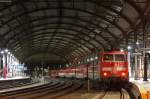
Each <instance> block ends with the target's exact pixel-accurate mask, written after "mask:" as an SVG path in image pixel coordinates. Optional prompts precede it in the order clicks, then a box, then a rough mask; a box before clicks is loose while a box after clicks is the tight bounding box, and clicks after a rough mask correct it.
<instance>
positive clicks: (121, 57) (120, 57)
mask: <svg viewBox="0 0 150 99" xmlns="http://www.w3.org/2000/svg"><path fill="white" fill-rule="evenodd" d="M115 61H125V55H124V54H115Z"/></svg>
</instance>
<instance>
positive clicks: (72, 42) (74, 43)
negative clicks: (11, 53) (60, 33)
mask: <svg viewBox="0 0 150 99" xmlns="http://www.w3.org/2000/svg"><path fill="white" fill-rule="evenodd" d="M39 38H40V37H39ZM53 38H54V37H53ZM29 39H31V38H29ZM29 39H28V40H29ZM40 39H41V38H40ZM54 39H58V40H60V41H62V40H63V41H66V42H68V40H69V43H71V44H72V45H76V46H77V47H80V48H81V46H79V45H78V42H76V41H75V40H72V39H70V38H68V40H65V39H60V38H54ZM11 46H12V45H11ZM85 47H86V48H88V49H89V50H90V48H89V47H87V46H85ZM82 50H83V51H85V52H86V50H85V49H83V48H82Z"/></svg>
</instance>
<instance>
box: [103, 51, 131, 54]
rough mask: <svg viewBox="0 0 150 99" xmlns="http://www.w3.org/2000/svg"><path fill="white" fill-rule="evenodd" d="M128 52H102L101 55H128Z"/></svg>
mask: <svg viewBox="0 0 150 99" xmlns="http://www.w3.org/2000/svg"><path fill="white" fill-rule="evenodd" d="M127 53H128V52H127V51H106V52H100V54H127Z"/></svg>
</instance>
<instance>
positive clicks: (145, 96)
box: [137, 85, 150, 99]
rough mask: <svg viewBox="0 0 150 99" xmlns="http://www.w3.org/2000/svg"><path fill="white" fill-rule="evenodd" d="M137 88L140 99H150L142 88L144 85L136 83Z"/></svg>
mask: <svg viewBox="0 0 150 99" xmlns="http://www.w3.org/2000/svg"><path fill="white" fill-rule="evenodd" d="M137 86H138V88H139V90H140V93H141V98H142V99H150V98H149V97H148V92H147V91H146V90H145V89H144V87H143V86H142V85H137Z"/></svg>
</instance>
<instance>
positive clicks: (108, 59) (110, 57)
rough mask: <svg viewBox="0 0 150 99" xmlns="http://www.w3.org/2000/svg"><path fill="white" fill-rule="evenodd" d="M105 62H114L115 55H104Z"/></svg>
mask: <svg viewBox="0 0 150 99" xmlns="http://www.w3.org/2000/svg"><path fill="white" fill-rule="evenodd" d="M103 61H113V55H112V54H104V56H103Z"/></svg>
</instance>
